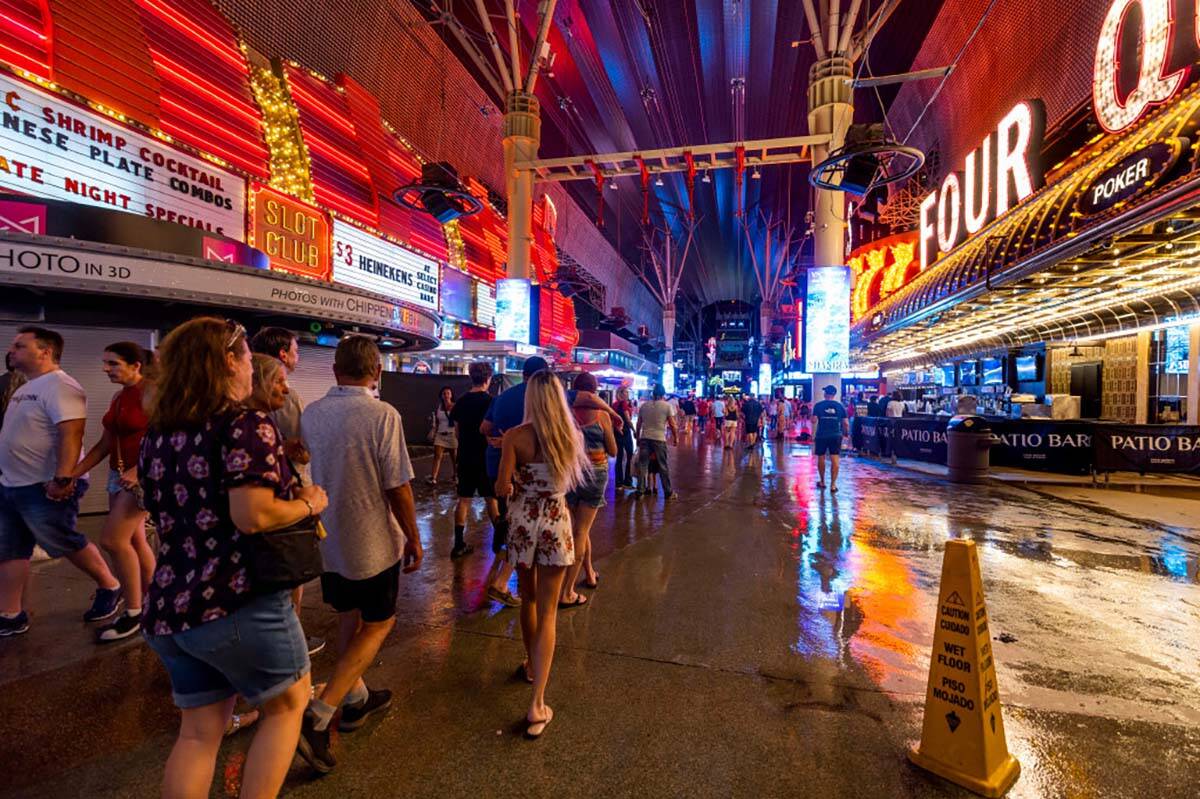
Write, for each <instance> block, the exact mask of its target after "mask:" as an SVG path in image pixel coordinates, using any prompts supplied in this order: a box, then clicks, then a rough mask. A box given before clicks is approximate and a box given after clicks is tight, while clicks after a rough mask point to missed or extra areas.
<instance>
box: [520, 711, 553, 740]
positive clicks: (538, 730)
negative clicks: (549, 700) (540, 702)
mask: <svg viewBox="0 0 1200 799" xmlns="http://www.w3.org/2000/svg"><path fill="white" fill-rule="evenodd" d="M546 713H548V714H549V715H547V716H546V718H545V720H544V721H529V717H528V716H526V717H525V720H526V721H529V726H528V727H526V728H525V737H526V738H528V739H529V740H531V741H532V740H535V739H537V738H541V737H542V733H544V732H545V731H546V728H547V727H548V726H550V722H551V721H553V720H554V711H553V710H551V709H550V706H549V705H546Z"/></svg>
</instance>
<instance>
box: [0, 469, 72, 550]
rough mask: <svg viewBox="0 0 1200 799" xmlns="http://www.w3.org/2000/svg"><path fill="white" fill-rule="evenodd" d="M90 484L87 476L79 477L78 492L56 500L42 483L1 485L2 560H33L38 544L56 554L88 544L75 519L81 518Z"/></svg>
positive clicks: (0, 526) (0, 524)
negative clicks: (85, 478) (68, 497)
mask: <svg viewBox="0 0 1200 799" xmlns="http://www.w3.org/2000/svg"><path fill="white" fill-rule="evenodd" d="M87 488H88V481H87V480H83V479H80V480H76V481H75V494H74V495H73V496H72V497H71V498H70V499H65V500H63V501H62V502H55V501H54V500H52V499H50V498H48V497H47V496H46V487H45V486H44V485H42V484H41V483H34V484H33V485H28V486H15V487H11V488H10V487H8V486H0V561H5V560H29V559H30V558H31V557H33V545H34V544H37V545H38V546H40V547H41V548H42V549H44V550H46V554H47V555H49V556H50V557H52V558H61V557H63V556H64V555H70V554H72V553H75V552H78V551H79V550H81V549H83V548H84V547H86V546H87V543H88V542H87V539H86V538H84V537H83V535H82V534H80V532H79V531H78V530H76V529H75V521H76V519H78V518H79V498H80V497H82V496H83V495H84V492H86V491H87Z"/></svg>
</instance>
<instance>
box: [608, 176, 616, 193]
mask: <svg viewBox="0 0 1200 799" xmlns="http://www.w3.org/2000/svg"><path fill="white" fill-rule="evenodd" d="M608 187H609V188H610V189H612V190H613V191H616V190H617V179H616V178H609V180H608Z"/></svg>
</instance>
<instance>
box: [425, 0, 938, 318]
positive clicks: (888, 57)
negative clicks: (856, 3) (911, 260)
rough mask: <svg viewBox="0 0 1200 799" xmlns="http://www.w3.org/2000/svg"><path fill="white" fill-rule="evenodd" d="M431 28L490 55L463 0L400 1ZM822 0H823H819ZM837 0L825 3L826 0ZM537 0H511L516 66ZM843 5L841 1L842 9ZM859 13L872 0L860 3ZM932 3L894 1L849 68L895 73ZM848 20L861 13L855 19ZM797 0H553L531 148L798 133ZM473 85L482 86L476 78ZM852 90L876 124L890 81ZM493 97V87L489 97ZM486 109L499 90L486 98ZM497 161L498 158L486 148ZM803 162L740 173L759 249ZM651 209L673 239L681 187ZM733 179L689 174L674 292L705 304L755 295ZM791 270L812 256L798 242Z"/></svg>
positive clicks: (633, 250) (570, 151)
mask: <svg viewBox="0 0 1200 799" xmlns="http://www.w3.org/2000/svg"><path fill="white" fill-rule="evenodd" d="M410 2H412V3H413V4H414V5H415V6H416V7H417V8H418V9H420V10H421V11H422V12H423V13H424V14H425V15H426V17H427V18H428V19H430V20H431V21H432V22H434V23H435V25H436V28H437V29H438V30H439V31H440V32H441V33H442V36H443V39H444V40H445V41H446V42H447V44H449V45H450V47H451V48H452V49H453V50H454V51H455V52H456V53H458V54H459V56H460V58H461V60H462V61H463V63H464V65H465V66H466V67H467V68H468V69H469V70H471V71H472V72H473V73H474V74H476V76H477V78H479V77H480V74H481V73H480V70H479V69H478V68H477V67H476V66H475V65H473V64H472V62H471V59H470V58H469V57H467V56H466V51H465V50H464V48H463V47H462V46H461V44H460V43H459V42H458V41H457V40H456V38H455V36H454V35H452V33H451V30H450V25H447V24H445V23H444V22H443V23H442V24H436V23H437V20H438V18H439V16H440V15H442V14H443V13H445V12H450V13H453V15H454V16H455V18H456V19H457V20H458V21H459V22H460V23H461V25H462V26H463V28H464V29H465V32H466V35H467V37H468V39H469V40H472V41H474V43H475V44H476V46H477V47H478V49H479V50H480V51H482V52H483V53H484V54H485V56H487V57H488V59H489V61H490V55H489V48H488V45H487V42H486V39H485V37H484V35H483V32H482V27H481V25H480V22H479V18H478V15H477V13H476V10H475V3H474V0H410ZM818 2H820V3H825V2H826V0H818ZM834 2H837V0H834ZM485 3H486V5H487V7H488V9H489V11H490V12H491V16H492V19H493V25H494V26H495V28H496V31H497V34H498V38H499V40H500V44H501V47H502V48H503V49H504V50H505V51H506V53H507V41H508V37H507V28H506V26H505V21H504V2H503V0H485ZM537 5H538V3H537V0H517V11H518V16H519V17H520V20H521V24H522V26H523V30H522V31H521V42H522V43H521V49H522V62H523V64H524V63H527V62H528V49H529V47H530V46H531V43H532V41H533V39H534V36H535V34H536V26H537ZM850 5H851V0H842V6H843V13H846V11H847V10H848V8H849V6H850ZM861 5H862V8H863V14H861V15H860V20H861V19H863V18H866V17H868V16H869V15H870V13H871V12H873V11H874V10H875V9H877V8H878V7H879V6H880V5H881V2H880V0H864V1H863V2H862V4H861ZM941 6H942V0H905V2H902V3H901V6H900V9H899V10H898V11H897V12H896V13H895V14H894V15H893V16H892V17H891V18H890V19H889V21H888V22H887V24H885V25H884V27H883V28H882V30H881V32H880V34H879V35H878V36H877V37H876V38H875V41H874V43H873V44H872V46H871V48H870V50H869V53H868V58H869V65H867V66H865V67H864V69H863V72H862V73H861V74H876V75H884V74H892V73H897V72H903V71H905V70H907V69H908V68H909V66H910V64H911V63H912V60H913V58H914V56H915V54H916V52H917V50H918V49H919V48H920V45H921V42H922V39H923V38H924V36H925V34H926V33H927V32H928V30H929V28H930V26H931V24H932V22H933V20H934V19H935V18H936V17H937V15H938V12H939V10H940V8H941ZM860 25H861V22H860ZM809 39H810V33H809V30H808V25H807V24H806V23H805V14H804V5H803V3H802V2H801V1H800V0H558V3H557V7H556V9H555V13H554V24H553V25H552V27H551V30H550V35H549V43H550V48H551V52H552V53H553V57H554V61H553V66H552V67H551V68H550V69H549V70H544V71H543V72H542V74H541V75H540V77H539V79H538V83H537V89H536V93H537V95H538V99H539V100H540V102H541V105H542V120H543V130H542V146H541V150H540V155H541V156H542V157H547V158H553V157H559V156H570V155H585V154H588V153H605V152H614V151H625V150H648V149H654V148H660V147H673V146H683V145H688V144H706V143H710V144H711V143H720V142H727V141H736V140H750V139H760V138H771V137H780V136H795V135H802V134H805V133H807V132H808V131H807V121H806V101H805V89H806V87H807V85H808V70H809V67H810V66H811V65H812V63H813V60H814V58H815V56H814V53H813V48H812V45H811V43H810V41H809ZM480 83H481V85H484V86H486V81H485V80H482V79H480ZM880 91H881V93H880V95H879V96H878V97H877V96H876V93H875V91H874V90H871V89H858V90H856V92H855V105H856V110H855V121H856V122H873V121H881V120H882V111H881V108H882V107H884V106H885V105H886V104H887V103H889V102H890V101H891V99H892V96H893V95H894V87H886V88H885V89H882V90H880ZM493 94H494V92H493ZM494 99H495V100H496V101H497V103H498V104H501V105H502V98H501V97H499V96H498V95H494ZM497 157H499V153H497ZM807 177H808V176H807V168H806V167H804V166H802V165H794V166H777V167H772V168H770V169H766V170H763V172H762V178H761V179H759V180H753V179H751V177H750V175H749V174H747V175H746V180H745V207H746V209H747V217H746V218H747V220H748V221H750V222H751V223H752V225H753V227H752V235H753V236H754V239H755V241H756V246H757V247H758V248H759V252H760V257H761V248H762V230H761V217H760V215H759V214H760V212H761V213H763V214H767V215H771V216H773V217H774V218H775V219H777V220H783V221H784V222H785V223H787V222H788V221H790V223H791V224H792V226H793V227H794V229H795V231H796V233H797V237H798V238H800V237H802V234H803V231H804V229H805V227H806V226H805V223H804V219H805V212H806V211H807V210H808V208H809V207H810V196H809V195H810V192H809V188H808V181H807ZM618 186H619V188H618V189H617V190H616V191H613V190H610V189H606V190H605V191H604V195H605V196H604V201H605V202H606V203H607V204H608V207H607V208H606V210H605V213H604V217H605V234H606V235H607V236H608V237H609V239H610V240H611V241H612V242H613V243H614V244H615V245H617V246H618V248H619V249H620V251H621V252H622V253H623V254H624V256H625V257H626V258H627V259H628V260H629V261H630V262H631V263H635V264H636V263H638V262H639V261H640V260H641V259H642V257H643V256H642V252H641V242H642V234H643V228H642V225H641V212H642V199H641V192H640V184H639V181H638V180H637V179H636V178H622V179H620V180H619V181H618ZM570 187H571V191H572V192H573V193H574V194H575V196H576V198H577V199H578V200H579V201H580V202H581V203H582V204H583V205H584V206H585V207H587V208H591V209H595V208H596V203H597V191H596V188H595V186H594V184H593V183H591V182H590V181H578V182H575V183H572V184H570ZM652 192H653V196H652V199H651V217H652V220H653V223H654V224H656V225H659V226H663V225H666V226H669V227H670V228H671V229H672V230H673V232H674V233H675V235H676V237H677V238H678V239H679V240H680V241H681V242H682V241H683V240H684V239H685V238H686V233H685V232H684V230H683V226H684V219H685V218H684V215H683V209H685V208H686V206H687V194H686V188H685V183H684V179H683V176H682V175H679V174H676V175H671V176H668V177H667V178H666V180H665V185H664V186H662V187H652ZM735 206H736V204H735V197H734V175H733V171H732V170H722V171H719V172H716V173H714V174H713V175H712V182H711V183H703V182H702V181H701V179H699V178H697V181H696V215H697V217H698V218H699V220H700V226H699V228H698V230H697V232H696V243H695V245H694V247H693V252H694V255H693V256H692V257H691V258H690V259H689V262H688V265H687V275H686V276H685V278H684V281H683V284H682V289H681V293H682V294H683V295H684V297H685V298H687V299H690V300H692V301H693V302H694V303H695V304H707V303H710V302H715V301H718V300H727V299H739V300H745V301H749V302H756V301H757V300H758V294H759V292H758V286H757V283H756V281H755V278H754V274H753V271H752V268H751V261H750V258H749V255H748V253H747V252H746V248H745V242H746V238H745V233H744V232H743V230H742V226H741V222H740V220H738V219H737V218H736V217H735ZM793 252H798V253H799V258H800V260H799V262H798V265H801V266H802V265H804V258H805V257H807V258H809V259H811V253H812V250H811V242H806V243H805V245H804V248H803V250H802V251H797V250H795V249H794V250H793Z"/></svg>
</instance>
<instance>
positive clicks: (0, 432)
mask: <svg viewBox="0 0 1200 799" xmlns="http://www.w3.org/2000/svg"><path fill="white" fill-rule="evenodd" d="M62 350H63V338H62V336H60V335H59V334H58V333H56V332H54V331H53V330H47V329H45V328H43V327H23V328H21V330H20V331H19V332H18V333H17V336H16V338H14V339H13V343H12V346H11V347H10V348H9V350H8V352H9V357H10V358H11V361H12V364H13V367H14V368H15V369H16V370H17V371H19V372H21V374H23V375H24V376H25V378H26V381H27V382H26V383H25V385H23V386H21V387H20V388H19V389H17V391H16V393H15V394H13V396H12V399H11V400H10V401H9V404H8V410H7V411H6V412H5V414H4V425H3V427H0V638H3V637H7V636H10V635H20V634H21V633H23V632H26V631H27V630H28V629H29V617H28V615H27V614H26V613H25V610H24V608H23V605H22V599H23V596H22V595H23V593H24V588H25V583H26V581H27V579H28V578H29V561H30V558H32V557H33V547H34V545H35V544H37V545H38V546H40V547H41V548H42V549H44V550H45V551H46V554H48V555H49V556H50V557H52V558H63V557H65V558H67V559H68V560H69V561H71V563H73V564H74V565H75V566H76V567H78V568H79V569H80V570H81V571H83V572H84V573H86V574H87V575H88V576H89V577H91V578H92V579H93V580H95V581H96V586H97V588H96V596H95V599H94V601H93V603H92V607H91V609H89V610H88V611H87V612H86V613H84V614H83V619H84V621H101V620H103V619H108V618H111V617H112V616H114V615H116V613H117V607H118V605H119V604H120V599H121V586H120V584H119V583H118V582H117V579H116V578H115V577H113V574H112V572H111V571H109V568H108V564H107V563H105V562H104V557H103V556H102V555H101V554H100V550H99V549H97V548H96V545H95V544H93V543H91V542H89V541H88V540H87V539H86V538H84V537H83V536H82V535H80V533H79V531H77V530H76V529H75V522H76V520H77V518H78V516H79V498H80V497H81V496H83V493H84V492H85V491H87V482H88V481H87V476H86V475H85V476H83V477H80V478H78V479H76V478H73V477H71V476H70V475H71V473H72V471H73V470H74V468H75V464H77V463H79V452H80V449H81V446H82V444H83V428H84V425H85V423H86V421H87V398H86V396H85V395H84V391H83V388H82V387H80V385H79V383H77V382H75V380H74V378H72V377H71V376H70V375H68V374H67V373H66V372H64V371H63V370H62V369H61V368H60V367H59V365H58V362H59V360H60V359H61V358H62Z"/></svg>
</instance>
